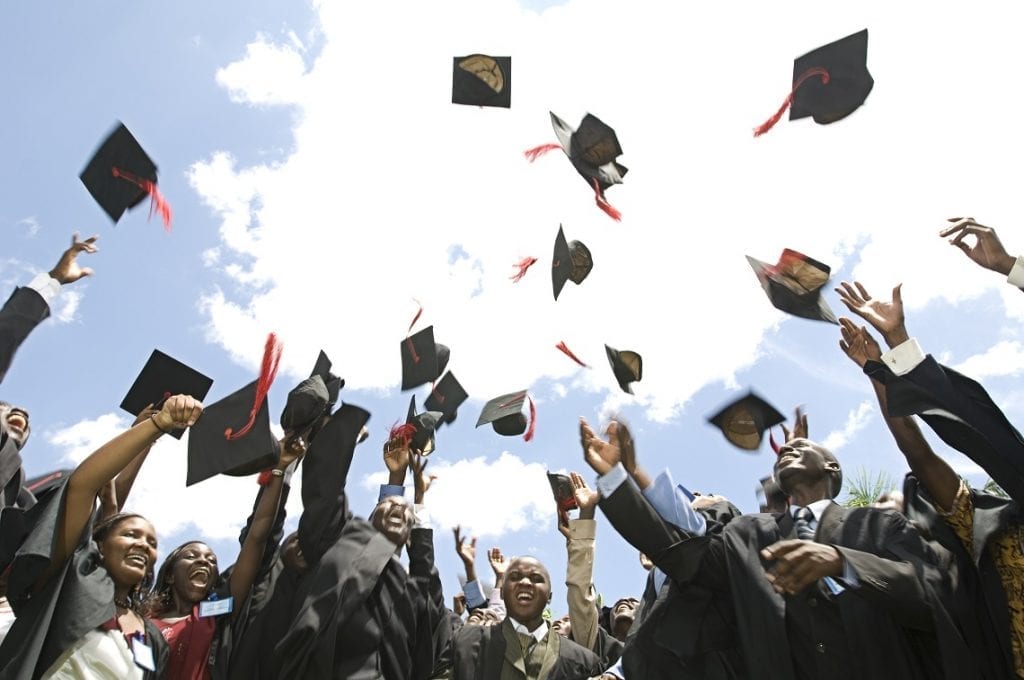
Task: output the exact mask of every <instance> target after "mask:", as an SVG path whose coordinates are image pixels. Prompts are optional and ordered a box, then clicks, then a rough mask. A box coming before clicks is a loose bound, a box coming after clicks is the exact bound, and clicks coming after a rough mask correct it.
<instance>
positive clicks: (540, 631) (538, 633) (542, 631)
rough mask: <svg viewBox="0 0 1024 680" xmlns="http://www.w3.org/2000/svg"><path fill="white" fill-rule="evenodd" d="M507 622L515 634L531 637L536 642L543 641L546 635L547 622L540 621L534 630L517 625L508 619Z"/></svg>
mask: <svg viewBox="0 0 1024 680" xmlns="http://www.w3.org/2000/svg"><path fill="white" fill-rule="evenodd" d="M509 621H511V622H512V628H514V629H515V631H516V632H517V633H525V634H526V635H532V636H533V639H534V640H536V641H537V642H540V641H541V640H542V639H544V636H545V635H547V634H548V622H547V621H541V622H540V625H539V626H537V628H536V629H535V630H530V629H529V628H527V627H526V626H524V625H523V624H521V623H519V622H518V621H516V620H515V619H509Z"/></svg>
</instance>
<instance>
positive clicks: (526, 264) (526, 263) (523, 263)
mask: <svg viewBox="0 0 1024 680" xmlns="http://www.w3.org/2000/svg"><path fill="white" fill-rule="evenodd" d="M536 263H537V258H535V257H524V258H523V259H521V260H519V262H516V263H515V264H514V265H512V266H513V267H519V271H518V272H517V273H516V274H514V275H513V276H510V277H509V278H510V279H512V283H518V282H519V279H521V278H523V277H524V276H526V270H527V269H529V268H530V267H532V266H533V265H535V264H536Z"/></svg>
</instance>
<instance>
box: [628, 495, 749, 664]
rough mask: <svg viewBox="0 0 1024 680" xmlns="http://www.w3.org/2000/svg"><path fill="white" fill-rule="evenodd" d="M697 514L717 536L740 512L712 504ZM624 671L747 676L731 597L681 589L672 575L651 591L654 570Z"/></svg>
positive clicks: (688, 586) (632, 633)
mask: <svg viewBox="0 0 1024 680" xmlns="http://www.w3.org/2000/svg"><path fill="white" fill-rule="evenodd" d="M701 514H703V515H704V516H705V519H707V520H709V521H708V532H710V533H716V532H721V530H722V528H723V527H724V525H725V524H728V523H729V521H731V520H732V519H734V518H735V517H738V516H739V515H740V512H739V510H737V509H736V508H735V507H734V506H732V505H731V504H729V503H716V504H715V505H714V506H712V507H711V508H709V509H708V510H707V511H701ZM622 667H623V670H624V671H625V673H626V677H627V678H650V679H651V680H690V679H692V680H704V679H707V680H742V679H743V678H746V677H747V674H746V667H745V664H744V661H743V656H742V655H741V654H740V650H739V647H738V642H737V636H736V615H735V612H734V610H733V607H732V601H731V599H730V598H729V597H728V596H727V594H723V593H721V592H719V591H716V590H714V589H712V588H708V587H706V586H702V585H699V584H697V583H687V584H685V585H680V584H678V583H676V581H675V580H673V579H672V578H671V577H669V578H666V579H665V580H664V583H663V584H662V586H661V589H660V591H657V592H655V589H654V572H653V571H652V572H651V573H650V574H648V576H647V585H646V587H645V588H644V594H643V597H642V598H641V599H640V607H639V609H638V611H637V614H636V619H634V621H633V625H632V626H631V627H630V629H629V633H628V634H627V636H626V649H625V652H624V654H623V659H622Z"/></svg>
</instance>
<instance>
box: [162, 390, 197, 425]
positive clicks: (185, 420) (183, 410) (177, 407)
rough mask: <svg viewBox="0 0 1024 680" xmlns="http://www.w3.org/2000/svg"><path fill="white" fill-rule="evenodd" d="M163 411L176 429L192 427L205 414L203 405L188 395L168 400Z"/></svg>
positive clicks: (180, 395) (176, 396)
mask: <svg viewBox="0 0 1024 680" xmlns="http://www.w3.org/2000/svg"><path fill="white" fill-rule="evenodd" d="M161 411H162V412H163V413H164V414H165V415H166V416H167V417H168V419H169V420H170V421H171V422H172V423H174V425H175V426H176V427H192V426H193V425H195V423H196V420H198V419H199V416H200V415H202V413H203V405H202V404H201V403H199V401H198V400H197V399H195V398H193V397H190V396H188V395H187V394H178V395H175V396H173V397H170V398H169V399H167V401H165V402H164V407H163V409H161Z"/></svg>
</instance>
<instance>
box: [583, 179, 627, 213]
mask: <svg viewBox="0 0 1024 680" xmlns="http://www.w3.org/2000/svg"><path fill="white" fill-rule="evenodd" d="M590 181H591V182H592V183H593V185H594V201H595V202H596V203H597V207H598V208H600V209H601V210H603V211H604V212H605V213H606V214H607V215H608V217H610V218H612V219H613V220H615V221H616V222H619V221H621V220H622V213H620V212H619V211H618V210H616V209H615V207H614V206H613V205H612V204H611V203H609V202H608V199H606V198H605V197H604V192H603V191H601V185H600V184H598V183H597V179H595V178H593V177H591V178H590Z"/></svg>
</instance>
